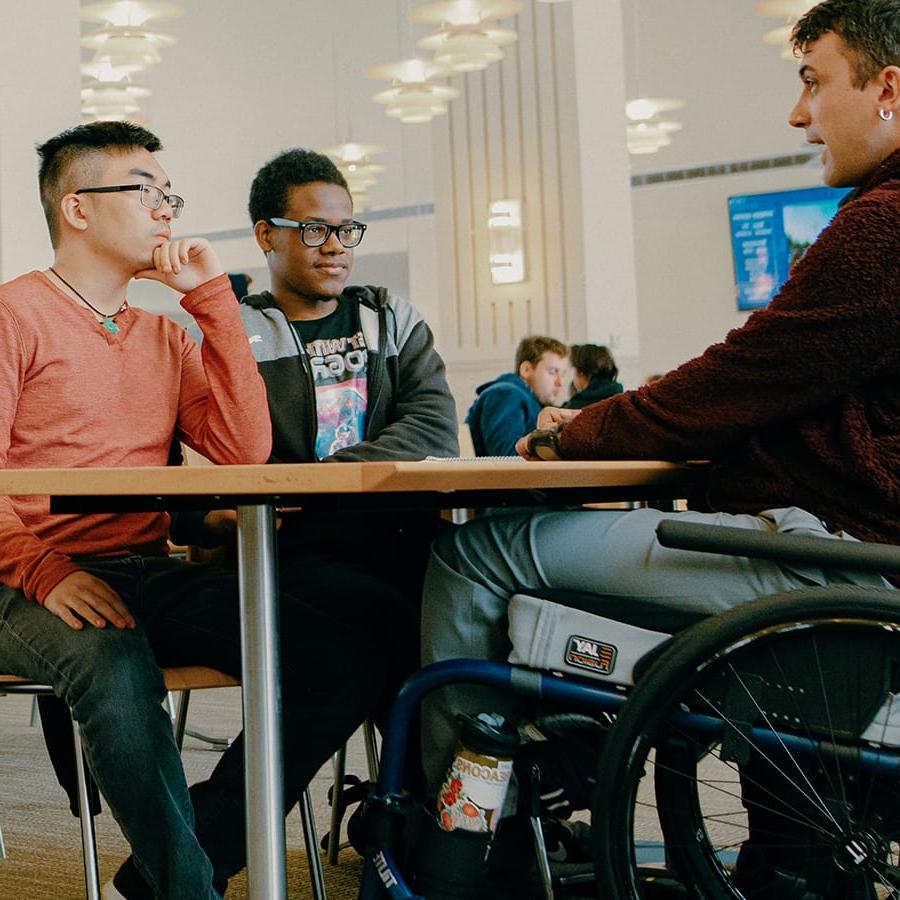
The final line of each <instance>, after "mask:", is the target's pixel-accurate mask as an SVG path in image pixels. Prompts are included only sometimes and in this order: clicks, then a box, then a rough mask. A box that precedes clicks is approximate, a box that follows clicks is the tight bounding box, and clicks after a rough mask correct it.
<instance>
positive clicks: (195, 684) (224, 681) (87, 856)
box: [0, 666, 327, 900]
mask: <svg viewBox="0 0 900 900" xmlns="http://www.w3.org/2000/svg"><path fill="white" fill-rule="evenodd" d="M163 675H164V678H165V683H166V689H167V690H168V691H172V692H178V693H179V694H180V698H179V702H178V704H177V710H176V714H175V716H174V720H173V728H174V731H175V740H176V742H177V744H178V746H179V747H181V746H182V742H183V740H184V735H185V725H186V722H187V712H188V705H189V701H190V694H191V691H195V690H205V689H209V688H221V687H238V686H240V681H239V680H238V679H237V678H234V677H232V676H231V675H226V674H225V673H224V672H220V671H218V670H217V669H212V668H209V667H207V666H174V667H169V668H164V669H163ZM52 693H53V691H52V689H51V688H50V687H49V686H48V685H42V684H36V683H34V682H31V681H28V680H27V679H24V678H20V677H19V676H17V675H4V674H0V694H28V695H33V696H39V695H41V694H52ZM72 729H73V734H74V740H75V759H76V768H77V776H78V810H79V817H80V820H81V845H82V854H83V859H84V878H85V896H86V898H87V900H100V874H99V868H98V864H97V844H96V838H95V834H94V819H93V816H92V815H91V813H90V809H91V805H90V796H89V788H88V777H89V775H88V771H87V766H86V765H85V761H84V755H83V753H82V749H81V734H80V731H79V728H78V723H77V722H76V721H75V720H74V719H73V720H72ZM300 816H301V820H302V823H303V838H304V842H305V844H306V854H307V858H308V860H309V869H310V881H311V886H312V893H313V898H314V900H327V894H326V890H325V879H324V873H323V871H322V860H321V858H320V856H319V852H318V836H317V834H316V826H315V818H314V816H313V807H312V801H311V799H310V796H309V790H308V789H307V790H304V792H303V795H302V797H301V799H300ZM0 858H5V848H4V845H3V838H2V832H0Z"/></svg>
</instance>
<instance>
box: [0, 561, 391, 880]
mask: <svg viewBox="0 0 900 900" xmlns="http://www.w3.org/2000/svg"><path fill="white" fill-rule="evenodd" d="M81 564H82V565H83V566H84V568H85V569H87V570H88V571H91V572H92V573H93V574H95V575H97V576H98V577H101V578H104V579H105V580H107V581H108V582H109V583H110V585H111V586H112V587H113V588H114V589H115V590H117V591H118V592H119V593H120V594H121V595H122V597H123V599H125V601H126V602H127V603H128V604H129V607H130V608H131V610H132V612H133V613H134V615H135V617H136V618H137V620H138V622H139V628H138V629H135V631H133V632H128V633H127V634H126V633H122V632H117V631H116V630H114V629H109V628H107V629H89V628H86V629H84V631H82V632H71V630H70V629H68V627H67V626H65V625H64V624H63V623H62V622H61V621H60V620H58V619H56V617H54V616H52V615H50V614H49V613H47V612H46V611H45V610H43V609H41V608H40V607H38V606H37V605H36V604H34V603H32V602H31V601H27V600H24V598H21V594H20V592H18V591H11V590H10V589H3V590H2V591H0V626H2V625H6V622H5V621H4V614H3V606H2V598H3V597H5V596H6V594H9V595H18V597H19V598H21V601H20V602H21V604H23V605H24V604H27V606H26V607H25V608H26V609H27V610H29V611H30V613H31V614H32V618H35V619H36V621H38V622H39V623H41V624H45V625H48V626H50V625H52V629H53V630H54V632H60V634H61V635H62V636H63V637H64V638H65V639H66V641H70V642H74V645H75V646H79V641H80V639H82V638H84V637H85V636H88V637H89V639H90V638H91V637H93V638H108V637H112V638H114V640H113V641H112V643H119V641H118V640H117V638H119V637H124V638H126V639H127V638H129V637H132V636H136V635H141V636H142V640H143V643H144V645H146V650H145V654H144V656H143V658H142V659H143V661H142V666H143V668H145V669H146V670H147V673H148V674H146V676H145V677H146V680H147V682H148V684H150V685H151V686H152V690H150V688H143V689H142V690H143V691H144V693H147V694H148V695H149V696H148V699H147V701H146V702H144V703H143V704H142V705H141V706H140V707H139V708H138V707H135V709H134V710H131V711H130V713H129V715H124V713H125V712H126V710H123V709H122V708H121V707H122V704H121V700H117V698H116V697H115V696H112V697H110V698H108V701H107V705H109V706H110V707H111V710H110V712H111V714H110V715H108V716H107V719H108V721H104V724H103V728H102V736H101V737H99V738H98V737H95V736H94V734H93V731H92V729H91V728H83V731H84V737H85V743H86V747H87V752H88V758H89V762H90V764H91V768H92V771H93V773H94V776H95V778H96V780H97V783H98V785H99V786H100V790H101V793H103V795H104V797H105V798H106V801H107V803H108V804H109V805H110V807H111V809H112V811H113V814H114V815H115V816H116V818H117V819H118V820H119V821H120V824H122V825H123V830H124V831H125V834H126V836H127V837H128V838H129V842H130V843H131V846H132V850H133V852H134V856H135V864H136V867H137V868H138V870H139V871H140V872H141V874H142V875H143V877H144V879H145V880H146V881H148V882H149V883H150V884H152V885H154V890H156V892H157V893H158V894H159V895H160V896H165V897H167V896H176V894H175V893H174V891H175V890H177V888H176V887H174V886H173V881H175V880H181V879H182V876H181V875H180V874H179V875H177V876H176V875H174V874H172V873H171V872H170V873H168V874H166V872H167V867H170V864H171V860H170V859H169V857H170V856H171V853H170V852H169V850H167V849H166V848H168V847H171V846H172V844H171V836H170V835H164V834H163V833H162V832H161V831H160V825H159V824H158V820H157V819H156V818H155V816H154V815H151V814H150V813H151V809H152V807H153V805H154V804H155V803H156V802H157V801H156V798H155V797H149V796H144V793H142V791H146V792H147V793H150V794H156V793H157V792H158V793H160V794H167V795H168V794H171V795H172V796H173V797H175V798H176V799H177V803H176V806H177V808H178V809H179V813H178V815H180V816H181V818H182V819H183V820H184V822H185V823H186V825H185V827H184V829H183V831H184V834H182V835H181V839H183V840H185V841H187V842H188V843H190V842H191V841H192V840H193V835H191V834H190V826H191V825H193V829H194V832H195V834H196V837H197V839H198V840H199V844H200V846H201V847H202V848H203V850H204V851H205V853H206V856H207V857H208V858H209V860H210V861H211V863H212V868H213V873H214V881H215V883H216V884H217V885H220V886H221V885H223V884H224V883H225V881H226V880H227V879H228V878H229V877H230V876H232V875H234V874H235V873H236V872H238V871H240V869H241V868H243V866H244V864H245V862H246V832H245V817H244V766H243V741H242V739H241V737H240V736H239V737H238V738H237V740H236V741H235V742H234V743H233V744H232V746H231V747H230V748H229V749H228V750H227V751H226V752H225V753H224V754H223V756H222V758H221V759H220V760H219V763H218V765H217V766H216V768H215V770H214V772H213V773H212V775H211V777H210V778H209V779H208V780H207V781H204V782H200V783H198V784H195V785H194V786H193V787H192V788H191V790H190V800H191V801H192V803H187V802H186V792H185V790H184V787H183V785H184V776H183V770H182V768H181V762H180V759H179V757H178V753H177V748H176V747H175V744H174V740H173V738H172V733H171V727H170V723H169V722H168V717H167V716H166V714H165V713H164V711H163V710H162V708H161V707H160V701H161V700H162V698H163V696H164V687H163V684H162V678H161V677H160V675H159V671H158V666H160V665H161V666H168V665H209V666H213V667H215V668H218V669H221V670H222V671H225V672H228V673H230V674H234V675H237V676H239V675H240V671H241V662H240V623H239V615H238V601H237V582H236V577H235V575H234V573H231V572H228V571H225V570H223V569H219V568H217V567H215V566H202V565H196V564H191V563H185V562H182V561H180V560H172V559H167V558H149V559H147V558H140V557H129V558H128V559H127V560H115V561H97V560H92V561H85V560H82V561H81ZM288 581H289V582H290V587H291V588H292V590H289V589H288V587H289V585H288V584H287V583H286V584H285V585H284V587H283V589H282V591H281V605H280V610H281V633H280V647H281V660H282V714H283V754H284V756H283V759H284V773H285V804H286V811H287V810H289V809H290V808H291V807H292V806H293V804H294V803H295V802H296V800H297V799H298V798H299V796H300V794H301V793H302V791H303V788H304V787H305V786H306V785H307V784H308V783H309V781H310V779H311V778H312V776H313V775H314V774H315V773H316V772H317V771H318V769H319V768H321V766H322V765H323V764H324V763H325V762H326V761H327V759H328V758H329V756H330V755H331V754H332V753H333V752H334V751H335V750H336V749H338V748H339V747H340V746H341V745H342V744H343V743H344V742H345V741H346V740H347V738H348V737H349V736H350V735H351V734H352V733H353V732H354V731H355V730H356V728H357V727H358V726H359V724H360V723H361V722H363V721H364V720H365V719H366V718H367V717H369V716H371V715H373V714H374V712H375V710H376V708H377V705H378V703H379V700H380V699H381V698H382V696H383V693H384V685H385V682H386V675H385V672H386V669H387V661H386V656H387V655H386V654H385V652H384V646H385V640H386V635H388V634H389V633H390V632H391V630H392V622H393V618H394V615H395V610H396V608H397V606H398V602H399V601H398V594H397V592H396V591H394V590H393V589H392V588H390V587H389V586H387V585H386V584H384V582H382V581H380V580H378V579H373V578H372V577H371V576H368V575H366V574H365V573H362V572H357V571H355V570H354V569H353V568H352V567H347V566H346V565H344V564H343V563H342V562H341V561H340V560H336V559H318V560H309V561H308V564H307V565H304V566H303V574H302V576H301V575H299V574H298V577H297V578H293V579H288ZM61 629H65V630H64V631H62V630H61ZM114 632H115V633H114ZM3 634H4V632H3V630H0V656H2V657H3V658H4V665H5V667H7V668H9V669H10V671H19V669H17V668H15V667H13V666H12V665H8V664H7V662H6V661H7V660H8V659H9V658H10V657H9V656H7V653H6V644H5V643H4V641H3ZM70 639H71V640H70ZM87 643H88V641H85V642H84V644H85V646H86V645H87ZM126 643H129V641H127V640H126ZM78 657H79V661H78V668H79V670H80V671H82V670H83V672H84V680H85V681H86V682H88V683H91V684H95V685H96V684H97V683H98V682H100V681H101V680H102V679H98V678H97V677H95V675H96V674H99V671H98V670H97V669H96V667H95V665H94V663H93V662H92V660H91V657H90V656H89V655H85V654H81V653H79V654H78ZM51 668H52V667H49V668H48V667H41V668H40V669H39V670H33V669H32V668H26V670H25V671H22V674H24V675H29V676H30V677H34V678H38V679H40V680H43V681H50V682H51V683H53V684H54V686H55V687H56V686H57V682H56V681H55V680H53V678H52V671H51ZM56 693H57V694H58V695H59V696H61V697H64V698H65V699H66V701H67V702H69V703H70V705H72V701H73V699H76V700H77V698H73V695H72V692H71V691H69V690H67V688H66V686H65V685H64V684H62V685H60V686H59V687H57V691H56ZM126 706H127V704H126ZM73 708H75V709H76V718H79V712H78V706H73ZM137 709H139V710H140V714H139V716H138V713H137V712H136V710H137ZM134 718H139V719H140V721H141V723H143V721H144V720H145V719H149V720H152V722H153V731H154V735H155V737H154V741H155V742H156V743H152V742H147V743H143V742H142V741H138V740H135V741H134V742H132V743H133V744H134V746H133V750H132V753H133V759H132V761H131V762H124V761H123V758H122V753H121V750H122V741H121V738H120V735H121V734H122V733H123V731H124V732H127V733H128V734H129V735H131V734H132V733H134V734H139V733H140V731H139V729H138V730H137V731H136V730H135V729H134V727H133V724H132V723H133V719H134ZM126 719H127V720H128V721H127V722H126ZM79 721H81V719H80V718H79ZM141 727H144V726H143V724H142V725H141ZM98 744H100V745H102V746H103V747H104V748H106V751H107V752H106V754H105V755H104V756H103V757H102V762H101V765H100V766H99V767H98V765H97V763H98V759H97V755H96V753H95V752H94V750H95V748H96V746H98ZM157 744H160V745H161V746H163V747H164V748H165V752H164V753H163V754H162V757H163V758H164V759H165V761H166V765H167V775H166V784H168V785H170V787H167V788H165V789H163V788H162V787H161V786H157V787H156V788H152V789H150V788H146V789H141V788H139V787H138V786H137V785H134V784H133V782H134V779H133V778H131V775H132V774H133V772H134V771H143V770H145V769H148V768H149V769H154V768H158V767H159V764H160V758H161V757H160V750H159V746H157ZM149 759H155V761H156V764H157V765H156V766H155V767H154V766H147V761H148V760H149ZM176 767H177V775H176V773H175V768H176ZM107 770H111V771H112V772H113V773H114V775H115V773H117V772H118V773H120V774H121V772H126V773H127V774H128V775H129V777H128V778H115V777H114V778H113V784H112V786H111V784H110V777H109V775H108V772H107ZM169 770H171V771H169ZM117 781H124V782H126V783H128V784H130V785H131V787H130V793H131V795H134V798H133V800H129V802H128V804H127V808H125V809H123V804H122V803H121V802H120V801H119V800H118V799H116V797H117V794H116V789H115V785H116V782H117ZM171 784H175V787H174V788H171ZM168 799H169V798H168V796H167V801H168ZM191 805H192V806H193V811H192V810H191ZM125 822H128V823H131V822H133V823H134V826H133V827H131V826H129V827H126V825H125ZM135 828H136V829H137V832H136V833H137V834H138V836H141V835H142V834H143V831H147V832H148V833H147V835H146V838H145V839H144V838H142V839H141V840H142V841H143V843H142V842H141V841H137V840H133V839H132V833H135V832H134V829H135ZM130 832H132V833H130ZM144 844H146V847H145V846H144ZM151 858H152V860H153V861H152V862H151V861H150V860H151ZM199 859H200V860H201V861H202V863H203V864H200V863H198V862H197V860H196V859H194V860H193V862H192V863H191V865H192V866H193V867H194V869H195V870H196V871H203V870H204V865H205V860H203V854H202V853H201V854H199ZM158 870H161V871H162V874H158ZM206 871H207V872H208V869H207V870H206ZM207 884H208V881H207ZM190 890H193V891H194V893H193V896H194V897H205V896H207V895H209V896H215V894H210V893H209V892H208V889H206V890H207V893H204V892H203V891H201V890H198V889H196V887H195V886H192V887H191V888H190ZM189 895H190V894H187V895H185V896H189Z"/></svg>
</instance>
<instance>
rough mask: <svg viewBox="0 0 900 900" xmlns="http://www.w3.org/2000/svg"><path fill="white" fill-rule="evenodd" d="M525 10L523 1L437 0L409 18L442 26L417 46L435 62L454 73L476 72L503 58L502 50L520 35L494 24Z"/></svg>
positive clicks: (413, 11) (416, 11) (418, 9)
mask: <svg viewBox="0 0 900 900" xmlns="http://www.w3.org/2000/svg"><path fill="white" fill-rule="evenodd" d="M521 10H522V4H521V3H520V2H519V0H437V2H435V3H425V4H423V5H421V6H417V7H415V8H414V9H412V10H410V12H409V18H410V20H412V21H413V22H426V23H430V24H432V25H438V26H440V28H439V30H438V31H435V32H432V33H431V34H428V35H426V36H425V37H423V38H421V39H420V40H419V41H418V42H417V44H416V46H418V47H421V48H422V49H423V50H430V51H433V52H434V59H435V62H437V63H438V64H440V65H443V66H445V67H446V68H448V69H450V70H451V71H454V72H474V71H478V70H480V69H485V68H487V67H488V65H490V64H491V63H492V62H497V61H499V60H501V59H503V51H502V50H501V49H500V48H501V47H503V46H506V45H507V44H511V43H513V42H514V41H515V40H516V38H517V35H516V32H515V31H513V30H512V29H509V28H500V27H499V26H497V25H496V24H494V23H495V22H496V20H498V19H503V18H506V17H507V16H513V15H516V14H517V13H519V12H521Z"/></svg>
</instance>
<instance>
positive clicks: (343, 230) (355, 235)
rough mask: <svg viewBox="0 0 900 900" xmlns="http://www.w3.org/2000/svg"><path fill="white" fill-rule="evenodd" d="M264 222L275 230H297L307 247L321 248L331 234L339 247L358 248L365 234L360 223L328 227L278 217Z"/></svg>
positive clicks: (316, 223) (325, 223)
mask: <svg viewBox="0 0 900 900" xmlns="http://www.w3.org/2000/svg"><path fill="white" fill-rule="evenodd" d="M266 221H267V222H268V223H269V224H270V225H274V226H275V227H276V228H297V229H298V230H299V231H300V240H301V241H303V243H304V245H305V246H307V247H321V246H322V244H324V243H325V242H326V241H327V240H328V238H330V237H331V235H332V234H336V235H337V239H338V240H339V241H340V242H341V246H343V247H346V248H347V249H348V250H349V249H350V248H352V247H358V246H359V242H360V241H361V240H362V239H363V235H364V234H365V233H366V226H365V225H364V224H363V223H362V222H344V223H343V224H341V225H329V224H328V223H327V222H295V221H294V220H293V219H281V218H278V217H275V218H272V219H266Z"/></svg>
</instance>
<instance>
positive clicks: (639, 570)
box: [422, 0, 900, 782]
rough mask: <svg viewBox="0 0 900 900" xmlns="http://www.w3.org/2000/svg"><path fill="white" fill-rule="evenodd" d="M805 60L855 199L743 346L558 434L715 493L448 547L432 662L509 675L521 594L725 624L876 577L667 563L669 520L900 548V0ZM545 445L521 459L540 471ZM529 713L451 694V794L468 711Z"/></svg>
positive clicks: (438, 569)
mask: <svg viewBox="0 0 900 900" xmlns="http://www.w3.org/2000/svg"><path fill="white" fill-rule="evenodd" d="M793 42H794V46H795V48H796V51H797V55H798V57H800V68H799V74H800V80H801V92H800V97H799V99H798V101H797V103H796V105H795V106H794V108H793V110H792V111H791V113H790V122H791V124H792V125H793V126H794V127H796V128H802V129H804V130H805V132H806V136H807V140H808V141H809V142H810V143H813V144H821V145H822V146H823V153H822V165H823V170H824V180H825V182H826V183H827V184H829V185H831V186H833V187H848V186H852V187H855V188H856V190H855V192H854V193H852V194H851V195H849V197H848V198H847V200H846V201H845V202H844V204H843V205H842V207H841V209H840V211H839V212H838V214H837V216H836V217H835V219H834V221H833V223H832V224H831V225H830V226H829V227H828V228H827V229H826V230H825V231H824V232H823V233H822V234H821V236H820V237H819V239H818V240H817V241H816V242H815V244H814V245H813V246H812V247H810V248H809V250H808V252H807V253H806V255H805V257H804V258H803V259H801V260H800V261H799V262H798V263H797V264H796V265H795V267H794V269H793V271H792V273H791V277H790V279H789V281H788V282H787V284H785V286H784V288H783V289H782V291H781V292H780V293H779V295H778V296H777V297H776V298H775V299H774V300H773V302H772V303H771V305H770V306H769V307H768V308H767V309H765V310H762V311H759V312H757V313H755V314H754V315H752V316H751V317H750V318H749V319H748V321H747V322H746V324H745V325H744V326H743V327H741V328H738V329H735V330H734V331H732V332H731V333H729V334H728V335H727V337H726V338H725V340H724V341H722V342H721V343H718V344H715V345H714V346H712V347H710V348H709V349H708V350H707V351H706V352H705V353H704V354H702V355H701V356H700V357H698V358H697V359H693V360H691V361H690V362H687V363H685V364H684V365H682V366H680V367H679V368H678V369H676V370H675V371H673V372H671V373H670V374H669V375H667V376H666V377H664V378H663V379H662V380H660V381H658V382H656V383H654V384H653V385H650V386H645V387H642V388H641V389H640V390H637V391H629V392H626V393H624V394H620V395H618V396H615V397H611V398H609V399H607V400H604V401H602V402H600V403H597V404H595V405H593V406H589V407H587V408H586V409H584V410H583V411H581V412H580V413H578V412H575V411H572V412H569V411H565V412H563V411H559V410H551V409H545V410H544V411H543V413H542V416H541V419H539V427H542V428H544V429H549V430H551V431H553V430H555V431H556V432H557V435H556V438H557V439H556V449H557V454H558V456H559V457H561V458H564V459H615V458H619V459H622V458H625V459H669V460H681V459H703V458H706V459H710V460H711V461H712V464H711V467H710V474H709V481H708V487H707V490H706V492H705V495H704V496H702V497H698V498H694V502H693V503H692V511H690V512H684V513H669V514H665V513H661V512H659V511H656V510H651V509H641V510H636V511H632V512H616V511H588V510H585V511H570V512H548V511H540V512H536V513H533V514H521V515H518V514H513V515H509V516H498V517H486V518H484V519H482V520H480V521H475V522H472V523H470V524H468V525H466V526H464V527H463V528H460V529H457V530H456V531H455V532H452V533H447V534H445V535H443V536H442V537H441V539H439V540H438V541H437V542H436V544H435V546H434V549H433V553H432V558H431V562H430V567H429V573H428V577H427V579H426V585H425V593H424V609H423V629H422V630H423V662H425V663H431V662H436V661H437V660H441V659H447V658H451V657H483V658H488V659H495V660H505V659H506V657H507V654H508V652H509V649H510V646H509V641H508V638H507V635H506V627H505V626H506V611H507V604H508V601H509V598H510V597H511V595H512V594H514V593H515V592H517V591H520V590H521V591H524V592H528V591H535V590H552V589H562V590H566V589H568V590H580V591H593V592H597V593H602V594H610V595H616V596H622V597H639V598H642V597H646V598H655V599H657V600H662V601H663V602H669V603H671V604H672V605H673V606H680V607H687V608H693V609H696V610H700V611H704V612H710V613H713V612H716V611H719V610H723V609H726V608H728V607H730V606H733V605H736V604H739V603H743V602H745V601H748V600H750V599H752V598H754V597H758V596H761V595H765V594H777V593H782V592H785V591H790V590H793V589H797V588H801V587H807V586H809V585H815V584H826V583H834V582H846V581H854V582H856V581H859V579H860V576H857V575H854V574H852V573H839V572H834V571H831V570H829V571H828V572H825V571H822V570H820V569H816V568H814V567H810V566H796V565H780V564H777V563H774V562H768V561H762V560H748V559H746V558H738V557H725V556H723V557H709V556H708V555H705V554H692V553H689V552H685V551H678V550H670V549H666V548H664V547H662V546H660V545H659V544H658V543H657V541H656V537H655V529H656V526H657V524H658V523H659V521H660V519H661V518H664V517H666V515H669V516H672V515H678V516H681V517H682V518H683V519H686V520H689V521H699V522H707V523H721V524H726V525H732V526H738V527H743V528H748V529H757V530H767V531H784V532H794V533H802V534H811V535H820V536H822V537H828V538H831V539H835V540H838V539H844V540H852V539H853V538H858V539H866V540H874V541H882V542H893V543H900V266H898V264H897V260H898V254H900V0H826V2H823V3H821V4H819V5H818V6H816V7H815V8H814V9H812V10H810V11H809V12H808V13H807V14H806V15H805V16H803V18H802V19H801V20H800V22H799V23H798V24H797V26H796V28H795V31H794V34H793ZM563 426H564V427H563ZM533 441H534V435H531V436H528V437H523V438H522V439H521V440H520V441H519V443H518V445H517V450H518V451H519V453H520V454H521V455H523V456H526V457H527V458H529V459H535V458H536V457H535V456H534V455H532V453H533V452H535V451H536V446H535V444H534V443H533ZM693 507H696V508H697V510H698V511H693ZM700 510H702V511H700ZM875 580H876V581H877V583H879V584H881V583H882V582H881V579H875ZM510 708H511V707H510V701H509V699H508V698H505V697H502V696H494V694H492V693H489V692H487V691H486V689H484V688H481V687H479V688H477V689H469V688H452V689H445V690H444V691H442V692H440V694H438V695H435V697H434V699H433V700H432V701H430V702H429V703H428V704H427V706H426V719H425V728H424V731H425V735H426V738H427V740H428V742H429V743H428V744H427V746H426V750H425V764H426V769H427V771H428V772H429V774H430V777H431V778H432V781H433V782H436V781H437V779H438V778H439V775H440V772H441V769H442V767H443V766H444V765H445V763H446V761H447V757H448V755H449V751H450V748H452V742H453V732H454V728H453V722H454V714H455V713H457V712H478V711H483V710H485V709H496V710H498V711H501V712H503V711H504V710H509V709H510Z"/></svg>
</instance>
